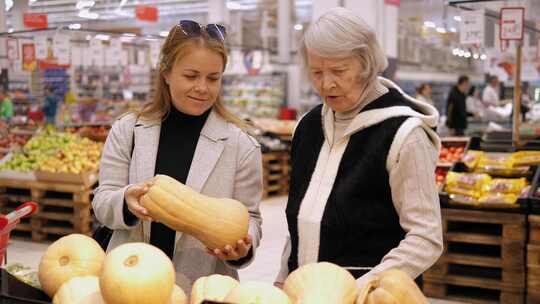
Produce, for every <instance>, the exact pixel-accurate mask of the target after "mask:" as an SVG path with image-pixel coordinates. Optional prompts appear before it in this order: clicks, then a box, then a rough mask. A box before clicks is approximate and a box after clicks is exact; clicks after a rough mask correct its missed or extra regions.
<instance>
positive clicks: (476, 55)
mask: <svg viewBox="0 0 540 304" xmlns="http://www.w3.org/2000/svg"><path fill="white" fill-rule="evenodd" d="M472 58H474V59H478V58H480V55H478V54H476V53H474V54H473V55H472Z"/></svg>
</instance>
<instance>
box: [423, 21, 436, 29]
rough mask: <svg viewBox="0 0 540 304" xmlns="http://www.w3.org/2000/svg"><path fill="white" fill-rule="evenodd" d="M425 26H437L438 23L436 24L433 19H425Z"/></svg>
mask: <svg viewBox="0 0 540 304" xmlns="http://www.w3.org/2000/svg"><path fill="white" fill-rule="evenodd" d="M424 26H425V27H431V28H436V27H437V25H435V22H433V21H424Z"/></svg>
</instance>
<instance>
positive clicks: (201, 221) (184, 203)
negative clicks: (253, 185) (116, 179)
mask: <svg viewBox="0 0 540 304" xmlns="http://www.w3.org/2000/svg"><path fill="white" fill-rule="evenodd" d="M140 202H141V205H142V206H143V207H144V208H146V209H147V210H148V213H149V215H150V216H151V217H152V218H154V219H155V220H157V221H159V222H161V223H163V224H165V225H167V226H168V227H170V228H171V229H173V230H176V231H180V232H185V233H187V234H190V235H192V236H193V237H195V238H196V239H198V240H200V241H201V242H202V243H203V244H204V245H206V247H208V248H210V249H212V250H213V249H216V248H218V249H223V248H225V246H226V245H231V244H236V242H238V240H241V239H244V238H245V237H246V236H247V233H248V226H249V213H248V210H247V208H246V207H245V206H244V204H242V203H241V202H239V201H237V200H234V199H230V198H213V197H209V196H206V195H203V194H200V193H198V192H196V191H195V190H193V189H191V188H190V187H188V186H186V185H184V184H182V183H180V182H179V181H177V180H175V179H174V178H172V177H169V176H166V175H157V176H156V177H154V179H153V184H152V185H151V186H150V188H149V190H148V192H147V193H146V194H145V195H143V196H142V197H141V200H140Z"/></svg>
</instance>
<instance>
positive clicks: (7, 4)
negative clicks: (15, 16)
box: [6, 0, 13, 12]
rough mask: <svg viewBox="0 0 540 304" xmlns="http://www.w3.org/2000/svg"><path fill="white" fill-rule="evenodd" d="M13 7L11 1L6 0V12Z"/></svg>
mask: <svg viewBox="0 0 540 304" xmlns="http://www.w3.org/2000/svg"><path fill="white" fill-rule="evenodd" d="M12 7H13V0H6V12H7V11H9V10H10V9H11V8H12Z"/></svg>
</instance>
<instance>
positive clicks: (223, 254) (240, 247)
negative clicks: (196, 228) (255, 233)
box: [206, 235, 252, 261]
mask: <svg viewBox="0 0 540 304" xmlns="http://www.w3.org/2000/svg"><path fill="white" fill-rule="evenodd" d="M251 242H252V239H251V236H250V235H247V236H246V237H245V238H244V239H242V240H238V242H236V244H234V245H227V246H225V248H223V249H217V248H216V249H214V250H211V249H209V248H206V251H207V252H208V254H210V255H213V256H215V257H217V258H218V259H220V260H222V261H234V260H239V259H241V258H243V257H245V256H246V255H247V254H248V253H249V249H251Z"/></svg>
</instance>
